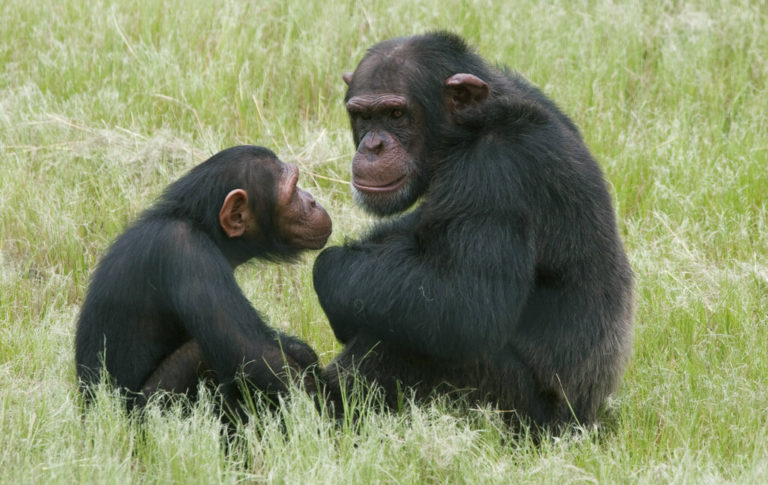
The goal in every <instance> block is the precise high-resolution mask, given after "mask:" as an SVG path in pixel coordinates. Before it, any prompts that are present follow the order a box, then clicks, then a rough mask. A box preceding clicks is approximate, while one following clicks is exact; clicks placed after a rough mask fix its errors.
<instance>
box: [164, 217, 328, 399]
mask: <svg viewBox="0 0 768 485" xmlns="http://www.w3.org/2000/svg"><path fill="white" fill-rule="evenodd" d="M170 240H171V241H173V243H172V246H173V249H172V250H171V251H170V252H171V254H169V255H168V257H167V258H165V259H164V261H163V263H162V264H163V265H165V266H166V267H165V268H163V271H162V274H164V275H165V278H168V279H169V280H168V281H165V282H164V284H163V287H166V288H171V290H170V295H169V302H168V303H169V305H170V307H171V308H170V310H171V312H172V313H173V314H176V315H178V316H179V319H180V321H181V323H182V325H183V326H184V329H185V330H186V332H187V333H188V334H189V336H190V337H191V338H192V339H193V340H195V341H196V342H197V343H198V344H199V346H200V349H201V351H202V354H203V357H204V361H205V362H206V363H207V364H208V366H209V367H210V369H211V370H213V371H214V372H215V373H216V375H217V377H218V379H219V380H220V382H222V383H224V384H226V383H229V382H231V381H232V380H233V378H234V377H235V375H236V373H237V372H238V370H239V369H241V368H242V367H243V365H244V364H247V365H246V366H245V372H246V375H247V377H248V378H249V380H250V381H251V382H252V384H253V385H254V386H255V387H258V388H259V389H262V390H265V391H269V390H271V391H280V390H284V389H285V385H284V382H283V380H282V378H283V369H284V365H285V364H286V363H287V364H288V365H289V366H290V367H292V368H294V369H295V370H303V367H304V366H303V364H304V363H305V362H306V361H309V360H311V357H313V356H314V357H315V360H316V355H315V354H314V352H313V351H312V349H311V348H309V346H307V345H306V344H304V343H303V342H300V341H299V340H298V339H294V338H292V337H288V336H284V335H282V334H281V333H279V332H277V331H275V330H273V329H272V328H270V327H269V326H267V325H266V323H265V322H264V321H263V319H262V318H261V315H259V313H258V312H257V311H256V310H255V309H254V308H253V306H251V304H250V302H249V301H248V299H247V298H245V296H244V295H243V293H242V291H241V290H240V287H239V286H238V284H237V281H236V280H235V277H234V274H233V272H232V269H231V267H230V266H229V264H228V263H227V261H226V259H225V258H224V257H223V255H222V254H221V252H220V251H219V249H218V248H217V247H216V246H215V244H214V243H213V242H212V241H211V240H210V239H209V238H208V237H207V236H205V235H204V234H202V233H199V232H197V231H195V230H192V229H190V228H188V227H180V228H176V230H175V231H174V235H173V238H172V239H170ZM283 339H285V341H286V343H287V345H282V344H281V340H283ZM284 353H285V355H286V357H284V356H283V354H284ZM292 355H296V356H297V357H298V358H296V359H294V358H293V357H292ZM307 355H309V356H310V357H307ZM286 361H287V362H286Z"/></svg>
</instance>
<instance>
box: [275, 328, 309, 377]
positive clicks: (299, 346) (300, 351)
mask: <svg viewBox="0 0 768 485" xmlns="http://www.w3.org/2000/svg"><path fill="white" fill-rule="evenodd" d="M277 340H278V345H279V346H280V347H281V348H282V349H283V353H284V354H285V356H286V358H288V359H291V360H293V361H295V363H296V364H298V366H299V368H300V369H301V370H302V371H303V370H304V369H306V368H308V367H312V366H316V365H317V364H318V362H319V359H318V357H317V354H316V353H315V351H314V350H313V349H312V347H310V346H309V345H307V344H306V343H304V342H302V341H301V340H299V339H298V338H296V337H292V336H290V335H286V334H284V333H282V332H281V333H278V335H277Z"/></svg>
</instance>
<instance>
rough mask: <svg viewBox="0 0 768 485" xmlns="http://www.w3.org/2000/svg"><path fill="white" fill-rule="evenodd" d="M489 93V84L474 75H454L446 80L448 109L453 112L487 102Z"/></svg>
mask: <svg viewBox="0 0 768 485" xmlns="http://www.w3.org/2000/svg"><path fill="white" fill-rule="evenodd" d="M489 92H490V89H489V88H488V84H487V83H486V82H485V81H483V80H482V79H480V78H479V77H477V76H475V75H474V74H464V73H460V74H454V75H453V76H451V77H449V78H448V79H446V80H445V94H446V97H447V99H448V109H449V110H451V111H452V112H456V111H459V110H462V109H464V108H468V107H469V106H471V105H472V104H475V103H479V102H481V101H483V100H485V98H487V97H488V93H489Z"/></svg>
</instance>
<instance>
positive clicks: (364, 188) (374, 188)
mask: <svg viewBox="0 0 768 485" xmlns="http://www.w3.org/2000/svg"><path fill="white" fill-rule="evenodd" d="M406 180H408V174H405V175H403V176H402V177H400V178H398V179H396V180H395V181H393V182H389V183H386V184H384V185H375V183H374V182H368V181H367V180H360V179H357V178H354V179H353V180H352V185H353V186H354V187H355V188H356V189H357V190H359V191H361V192H379V193H382V192H395V191H396V190H398V189H399V188H400V187H402V186H403V184H405V182H406Z"/></svg>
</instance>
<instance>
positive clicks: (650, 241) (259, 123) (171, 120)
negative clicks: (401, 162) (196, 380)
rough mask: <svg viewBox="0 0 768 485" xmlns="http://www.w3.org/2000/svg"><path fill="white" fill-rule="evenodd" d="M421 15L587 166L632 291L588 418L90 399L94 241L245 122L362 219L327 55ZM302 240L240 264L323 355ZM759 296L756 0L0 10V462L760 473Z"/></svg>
mask: <svg viewBox="0 0 768 485" xmlns="http://www.w3.org/2000/svg"><path fill="white" fill-rule="evenodd" d="M436 28H449V29H451V30H453V31H456V32H457V33H460V34H462V35H464V36H465V37H466V38H467V40H468V41H469V42H470V43H472V44H473V45H475V46H476V47H477V49H478V51H479V52H480V53H481V54H482V55H483V56H484V57H486V58H487V59H489V60H491V61H494V62H498V63H503V64H507V65H509V66H510V67H512V68H514V69H516V70H519V71H520V72H521V73H523V74H524V75H525V76H526V77H527V78H529V79H530V80H532V81H533V82H534V83H536V84H538V85H539V86H541V87H542V88H543V89H544V91H545V92H546V93H547V94H549V95H550V96H551V97H552V98H553V99H555V100H556V102H558V103H559V104H560V105H561V106H562V107H563V109H564V110H565V111H566V112H567V113H569V114H570V115H571V116H572V117H573V119H574V120H575V121H576V123H577V124H578V125H579V126H580V128H581V129H582V132H583V133H584V136H585V138H586V140H587V143H588V145H589V146H590V148H591V149H592V151H593V153H594V154H595V156H596V158H597V159H598V160H599V161H600V163H601V165H602V167H603V168H604V170H605V172H606V175H607V178H608V180H609V182H610V185H611V189H612V194H613V196H614V200H615V205H616V208H617V212H618V217H619V224H620V228H621V231H622V236H623V238H624V241H625V243H626V246H627V250H628V253H629V256H630V259H631V262H632V265H633V268H634V270H635V272H636V275H637V292H636V293H637V295H636V300H637V304H636V307H637V312H636V330H635V347H634V358H633V360H632V363H631V364H630V366H629V368H628V370H627V373H626V375H625V377H624V380H623V383H622V385H621V387H620V389H619V391H618V392H617V394H616V395H615V396H614V398H613V399H612V400H611V402H610V403H609V408H610V412H609V413H607V415H606V419H604V421H603V424H602V426H600V427H599V428H598V429H593V430H588V431H587V432H586V433H573V434H571V435H567V436H565V437H564V438H559V439H548V440H545V442H544V443H543V444H542V445H541V446H538V447H536V446H533V445H532V444H531V443H530V442H528V441H526V440H514V439H510V437H509V435H508V433H507V431H506V430H505V429H504V427H503V426H502V425H501V424H500V423H499V421H498V420H497V419H496V417H495V416H494V414H493V413H492V412H490V411H488V410H473V411H471V413H470V416H465V415H462V414H460V413H456V412H451V411H450V410H446V409H445V408H444V407H443V406H439V405H434V406H424V407H413V408H409V409H408V410H407V411H406V412H404V413H402V414H399V415H392V414H381V413H369V414H364V416H363V419H361V421H360V422H359V423H358V426H357V427H351V426H342V427H340V428H337V427H334V426H333V425H332V424H331V423H330V422H329V421H328V420H327V419H324V418H322V417H320V416H318V415H317V414H316V413H315V412H314V410H313V408H312V404H311V402H310V401H309V400H308V399H306V398H304V397H303V396H301V395H298V396H296V397H295V398H294V399H293V400H291V401H290V403H288V404H287V405H286V406H285V407H284V409H283V415H282V417H279V416H260V417H259V418H257V419H254V420H253V421H252V422H251V424H250V425H249V426H248V427H247V428H245V429H242V430H241V432H240V434H239V435H238V439H236V440H235V441H234V442H233V443H232V444H231V445H229V447H228V449H227V447H226V446H224V445H223V444H222V440H221V438H220V430H219V427H218V425H217V421H216V419H215V417H214V416H213V415H212V411H211V407H210V401H209V400H203V402H202V403H201V404H200V405H199V406H198V407H196V408H195V409H194V410H193V412H192V413H191V415H189V416H182V415H181V414H180V413H179V412H176V411H171V412H166V413H161V412H160V411H159V410H158V409H156V408H150V409H149V411H148V416H147V420H146V423H145V424H144V425H141V424H138V423H136V422H134V421H132V420H130V419H128V418H126V417H125V416H124V415H123V413H121V412H120V409H119V406H118V403H117V401H116V400H115V399H114V398H113V397H112V396H109V395H105V396H103V399H101V400H100V401H99V404H98V405H97V406H96V407H95V408H94V409H93V411H92V412H90V413H87V414H86V415H83V414H82V413H81V408H80V406H79V404H80V403H79V397H78V394H77V390H76V380H75V372H74V363H73V348H72V347H73V345H72V344H73V335H74V325H75V321H76V318H77V313H78V309H79V306H80V304H81V302H82V300H83V296H84V294H85V291H86V288H87V284H88V278H89V275H90V273H91V271H92V270H93V268H94V266H95V264H96V263H97V261H98V260H99V258H100V256H101V255H102V254H103V252H104V250H105V248H106V247H107V246H108V245H109V243H110V241H111V240H112V239H113V238H114V237H115V236H116V235H117V234H118V233H119V232H120V231H121V230H122V229H123V228H124V227H125V225H126V224H127V223H128V222H130V221H131V220H132V219H133V218H134V217H135V216H136V215H137V214H138V213H139V212H140V211H141V210H142V209H143V208H145V207H146V206H147V205H149V204H150V203H151V202H152V200H153V199H154V197H156V196H157V195H158V194H159V192H160V191H161V190H162V189H163V187H165V185H167V184H168V183H169V182H170V181H172V180H174V179H176V178H177V177H179V176H180V175H181V174H183V173H184V172H185V171H187V170H188V169H189V168H191V167H192V166H194V165H196V164H197V163H199V162H201V161H203V160H204V159H205V158H207V157H208V156H210V155H211V154H213V153H214V152H216V151H218V150H220V149H222V148H225V147H227V146H230V145H235V144H241V143H254V144H261V145H266V146H269V147H270V148H272V149H273V150H275V151H276V152H277V153H278V154H279V155H280V156H281V157H282V158H283V159H284V160H285V161H289V162H294V163H297V164H298V165H299V167H300V169H301V171H302V175H301V179H300V183H301V184H302V186H304V187H305V188H307V189H309V190H311V191H312V192H313V193H314V194H315V195H316V197H317V198H318V199H319V200H320V201H321V202H322V203H323V204H324V205H325V206H326V208H327V209H328V211H329V213H330V214H331V216H332V217H333V219H334V229H335V232H334V236H333V237H332V240H331V243H332V244H337V243H339V242H341V241H342V240H343V238H344V237H347V236H354V235H355V234H357V233H358V232H359V231H360V230H361V229H363V228H364V227H366V225H367V224H369V222H370V221H369V219H368V218H367V216H365V215H364V214H363V213H362V212H361V211H360V210H359V209H357V208H355V207H354V206H353V204H352V201H351V198H350V195H349V186H348V183H347V180H348V167H349V161H350V159H351V155H352V153H353V146H352V143H351V136H350V134H349V132H348V126H347V119H346V114H345V112H344V109H343V103H342V97H343V91H344V84H343V82H342V80H341V74H342V72H344V71H348V70H352V69H353V68H354V66H355V64H356V63H357V61H358V60H359V59H360V57H361V55H362V54H363V52H364V51H365V49H366V48H367V47H368V46H370V45H371V44H373V43H375V42H377V41H379V40H382V39H385V38H388V37H392V36H397V35H404V34H411V33H420V32H424V31H427V30H433V29H436ZM313 259H314V255H312V254H309V255H307V256H306V257H305V258H304V260H303V262H302V263H300V264H297V265H294V266H283V267H276V266H270V265H265V264H253V265H250V266H248V267H246V268H242V269H240V270H238V272H237V277H238V280H239V281H240V282H241V284H242V286H243V288H244V290H245V292H246V294H247V295H248V297H249V299H250V300H251V301H252V302H253V303H254V305H255V306H256V307H257V308H259V309H260V310H261V311H262V312H263V313H264V314H265V315H266V316H267V317H268V318H269V320H270V322H271V323H272V325H274V326H276V327H280V328H283V329H286V330H287V331H289V332H291V333H294V334H296V335H299V336H300V337H302V338H303V339H305V340H307V341H308V342H309V343H310V345H312V346H313V347H314V348H315V349H317V350H318V353H319V354H320V355H321V358H322V359H323V361H325V362H327V361H328V360H330V359H331V358H332V357H333V355H335V354H336V353H337V352H338V350H339V345H338V344H337V343H336V342H335V339H334V337H333V333H332V332H331V330H330V328H329V326H328V324H327V321H326V319H325V317H324V315H323V313H322V311H321V309H320V307H319V305H318V304H317V301H316V299H315V295H314V292H313V290H312V285H311V265H312V261H313ZM767 310H768V2H766V1H765V0H754V1H747V0H741V1H739V0H736V1H732V2H722V1H718V0H700V1H690V2H683V1H672V0H649V1H647V2H634V1H632V2H630V1H627V2H621V1H610V0H596V1H586V0H585V1H575V2H571V1H551V2H535V1H521V2H504V1H479V0H478V1H477V2H471V1H461V0H428V1H425V2H412V1H407V0H393V1H389V2H375V1H369V0H362V1H344V0H340V1H335V2H321V1H316V0H304V1H301V2H299V1H282V0H263V1H259V2H246V1H229V0H224V1H220V2H208V3H207V4H205V3H204V2H184V1H181V0H175V1H174V0H169V1H159V0H156V1H153V0H145V1H138V2H111V1H100V0H95V1H92V2H86V1H84V0H62V1H59V2H52V1H50V2H49V1H43V0H26V1H24V0H4V1H3V2H2V4H0V440H1V441H2V445H0V482H2V483H72V482H86V483H91V482H97V483H136V482H140V483H143V482H149V483H153V482H157V483H174V482H175V483H212V482H213V483H215V482H228V483H230V482H240V481H244V482H277V483H333V484H337V483H369V482H389V483H493V484H495V483H564V482H603V483H617V482H618V483H696V484H698V483H707V482H709V483H722V482H734V483H764V480H766V477H768V311H767ZM281 422H282V423H283V424H282V425H281Z"/></svg>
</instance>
